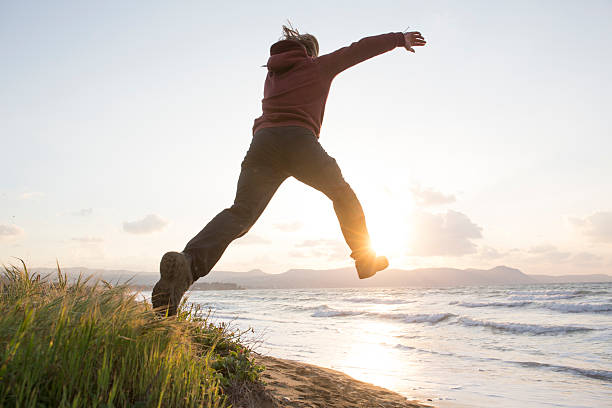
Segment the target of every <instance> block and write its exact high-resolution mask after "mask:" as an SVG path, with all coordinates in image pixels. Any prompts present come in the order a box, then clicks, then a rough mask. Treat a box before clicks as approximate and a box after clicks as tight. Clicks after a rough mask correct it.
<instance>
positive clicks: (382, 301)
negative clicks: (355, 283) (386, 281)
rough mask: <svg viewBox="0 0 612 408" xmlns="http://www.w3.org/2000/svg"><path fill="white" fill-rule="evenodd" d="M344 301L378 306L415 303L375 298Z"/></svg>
mask: <svg viewBox="0 0 612 408" xmlns="http://www.w3.org/2000/svg"><path fill="white" fill-rule="evenodd" d="M344 300H345V301H347V302H352V303H373V304H379V305H402V304H405V303H414V302H415V300H404V299H377V298H348V299H344Z"/></svg>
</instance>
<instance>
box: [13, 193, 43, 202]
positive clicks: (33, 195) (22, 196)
mask: <svg viewBox="0 0 612 408" xmlns="http://www.w3.org/2000/svg"><path fill="white" fill-rule="evenodd" d="M44 195H45V193H41V192H40V191H27V192H25V193H21V194H20V195H19V199H21V200H30V199H32V198H37V197H42V196H44Z"/></svg>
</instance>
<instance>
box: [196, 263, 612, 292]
mask: <svg viewBox="0 0 612 408" xmlns="http://www.w3.org/2000/svg"><path fill="white" fill-rule="evenodd" d="M611 279H612V278H611ZM202 280H210V281H213V280H215V281H220V282H231V283H236V284H238V285H241V286H245V287H249V288H279V289H289V288H291V289H297V288H341V287H381V286H418V287H432V286H433V287H435V286H470V285H472V286H473V285H505V284H524V283H538V281H537V280H535V279H533V278H531V277H530V276H528V275H525V274H524V273H522V272H521V271H519V270H518V269H513V268H508V267H506V266H497V267H495V268H493V269H489V270H480V269H454V268H427V269H413V270H409V271H407V270H401V269H390V270H386V271H383V272H381V273H379V274H377V275H376V276H374V277H373V278H370V279H365V280H360V279H359V278H358V277H357V273H356V272H355V269H354V268H341V269H331V270H312V269H291V270H289V271H287V272H284V273H281V274H278V275H271V274H265V273H264V274H263V275H259V276H250V277H245V276H242V274H241V273H237V272H212V273H211V274H210V275H209V276H206V277H204V278H202Z"/></svg>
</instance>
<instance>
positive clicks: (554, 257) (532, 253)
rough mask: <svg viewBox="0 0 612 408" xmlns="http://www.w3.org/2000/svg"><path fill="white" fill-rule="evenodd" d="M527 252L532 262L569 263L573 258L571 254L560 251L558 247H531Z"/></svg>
mask: <svg viewBox="0 0 612 408" xmlns="http://www.w3.org/2000/svg"><path fill="white" fill-rule="evenodd" d="M525 252H526V253H527V256H528V257H529V261H530V262H548V263H558V262H563V261H567V260H569V259H570V258H571V256H572V253H571V252H567V251H560V250H559V249H557V247H556V246H554V245H548V244H544V245H537V246H534V247H531V248H529V249H528V250H527V251H525Z"/></svg>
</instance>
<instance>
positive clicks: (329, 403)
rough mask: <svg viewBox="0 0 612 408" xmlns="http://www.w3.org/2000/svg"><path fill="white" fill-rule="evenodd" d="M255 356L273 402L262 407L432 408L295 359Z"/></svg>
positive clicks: (268, 402)
mask: <svg viewBox="0 0 612 408" xmlns="http://www.w3.org/2000/svg"><path fill="white" fill-rule="evenodd" d="M254 354H255V360H256V361H257V364H262V365H264V366H265V367H266V369H265V371H264V372H263V373H262V378H263V380H264V382H265V386H264V389H265V393H266V394H267V395H268V396H269V397H270V399H271V401H270V400H269V401H267V402H266V403H264V404H261V407H262V408H273V407H274V408H276V407H288V408H315V407H329V408H358V407H359V408H374V407H376V408H378V407H384V408H426V407H429V408H431V407H433V406H432V405H425V404H423V403H421V402H419V401H414V400H412V401H411V400H408V399H406V398H405V397H404V396H402V395H400V394H398V393H395V392H393V391H390V390H388V389H385V388H382V387H378V386H375V385H372V384H369V383H366V382H363V381H358V380H356V379H354V378H352V377H350V376H348V375H346V374H344V373H342V372H340V371H336V370H332V369H329V368H323V367H319V366H316V365H312V364H307V363H302V362H298V361H293V360H285V359H281V358H276V357H271V356H264V355H260V354H256V353H254Z"/></svg>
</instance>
